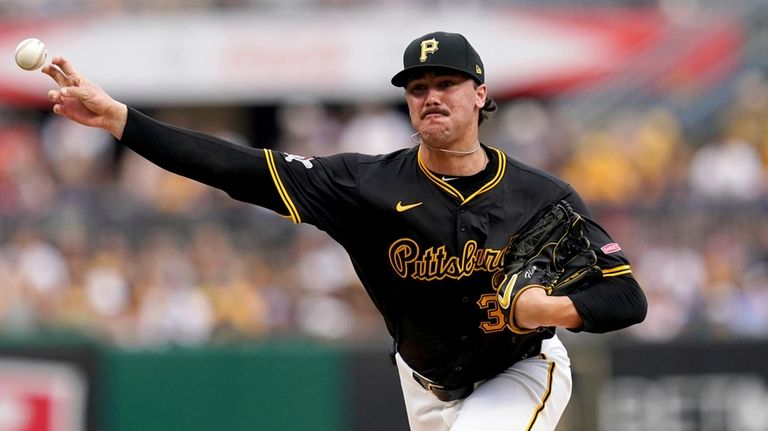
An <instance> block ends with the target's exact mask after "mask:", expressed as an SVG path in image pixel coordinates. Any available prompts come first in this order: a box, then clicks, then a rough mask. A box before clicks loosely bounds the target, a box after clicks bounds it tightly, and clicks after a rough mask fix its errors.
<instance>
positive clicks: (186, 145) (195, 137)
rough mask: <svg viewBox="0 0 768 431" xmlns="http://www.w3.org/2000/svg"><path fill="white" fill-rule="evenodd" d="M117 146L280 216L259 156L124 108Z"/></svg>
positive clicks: (263, 158) (279, 205)
mask: <svg viewBox="0 0 768 431" xmlns="http://www.w3.org/2000/svg"><path fill="white" fill-rule="evenodd" d="M120 142H121V143H122V144H123V145H125V146H126V147H128V148H130V149H131V150H133V151H135V152H136V153H137V154H139V155H140V156H142V157H144V158H146V159H147V160H149V161H151V162H152V163H154V164H156V165H158V166H160V167H161V168H163V169H166V170H168V171H170V172H173V173H175V174H178V175H181V176H184V177H187V178H191V179H193V180H196V181H199V182H201V183H203V184H207V185H209V186H211V187H215V188H218V189H221V190H223V191H225V192H226V193H227V194H229V195H230V196H232V197H233V198H235V199H238V200H241V201H244V202H249V203H252V204H256V205H260V206H263V207H266V208H269V209H272V210H274V211H277V212H279V213H284V212H285V205H284V204H283V202H282V200H281V199H280V196H279V194H278V192H277V190H276V189H275V186H274V182H273V180H272V177H271V175H270V172H269V168H268V166H267V161H266V156H265V154H264V150H261V149H256V148H251V147H246V146H244V145H239V144H234V143H232V142H228V141H225V140H222V139H219V138H216V137H214V136H210V135H206V134H204V133H199V132H195V131H192V130H187V129H183V128H180V127H175V126H171V125H168V124H164V123H161V122H159V121H157V120H154V119H152V118H150V117H148V116H146V115H144V114H142V113H141V112H139V111H137V110H135V109H133V108H128V118H127V122H126V125H125V129H124V131H123V136H122V138H121V139H120Z"/></svg>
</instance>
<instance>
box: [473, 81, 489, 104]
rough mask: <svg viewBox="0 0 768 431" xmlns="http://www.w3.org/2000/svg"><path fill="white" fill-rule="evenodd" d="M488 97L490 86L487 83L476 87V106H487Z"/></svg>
mask: <svg viewBox="0 0 768 431" xmlns="http://www.w3.org/2000/svg"><path fill="white" fill-rule="evenodd" d="M487 97H488V87H487V86H486V85H485V84H480V85H478V86H477V87H475V106H477V108H478V109H482V108H483V106H485V99H486V98H487Z"/></svg>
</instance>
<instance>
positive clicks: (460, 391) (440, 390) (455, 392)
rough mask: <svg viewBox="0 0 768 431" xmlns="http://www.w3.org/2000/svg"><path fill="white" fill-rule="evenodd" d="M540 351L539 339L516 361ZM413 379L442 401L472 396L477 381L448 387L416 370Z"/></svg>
mask: <svg viewBox="0 0 768 431" xmlns="http://www.w3.org/2000/svg"><path fill="white" fill-rule="evenodd" d="M540 351H541V340H539V341H538V342H537V343H534V344H533V345H532V346H531V347H530V348H529V349H528V350H527V351H525V352H523V353H522V354H521V355H520V356H519V357H518V358H517V359H516V360H515V361H514V362H517V361H520V360H523V359H527V358H530V357H532V356H536V355H538V354H539V352H540ZM514 362H513V363H514ZM413 379H414V380H416V382H417V383H418V384H419V385H421V387H422V388H424V389H426V390H427V391H429V392H431V393H432V395H434V396H435V397H436V398H437V399H438V400H440V401H456V400H463V399H464V398H466V397H468V396H470V395H471V394H472V392H473V391H474V390H475V383H472V384H470V385H467V386H462V387H458V388H451V389H448V388H446V387H445V386H443V385H440V384H438V383H435V382H433V381H432V380H429V379H428V378H426V377H424V376H422V375H420V374H419V373H417V372H415V371H414V372H413Z"/></svg>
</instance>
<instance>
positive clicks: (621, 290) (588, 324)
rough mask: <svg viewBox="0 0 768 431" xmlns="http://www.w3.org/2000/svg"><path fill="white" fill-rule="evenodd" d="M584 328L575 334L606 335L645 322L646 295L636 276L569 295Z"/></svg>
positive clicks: (606, 281) (610, 280) (614, 279)
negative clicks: (583, 332) (605, 333)
mask: <svg viewBox="0 0 768 431" xmlns="http://www.w3.org/2000/svg"><path fill="white" fill-rule="evenodd" d="M569 298H571V301H573V305H574V306H575V307H576V311H577V312H578V313H579V315H580V316H581V318H582V320H583V321H584V325H583V326H582V327H581V328H578V329H572V331H574V332H580V331H585V332H592V333H604V332H610V331H615V330H618V329H622V328H626V327H628V326H630V325H634V324H636V323H640V322H642V321H643V320H644V319H645V315H646V312H647V310H648V303H647V302H646V298H645V294H643V291H642V289H641V288H640V285H639V284H638V283H637V281H636V280H635V279H634V277H632V276H619V277H606V278H603V279H602V280H601V281H599V282H598V283H597V284H596V285H594V286H592V287H590V288H589V289H586V290H584V291H581V292H578V293H575V294H573V295H569Z"/></svg>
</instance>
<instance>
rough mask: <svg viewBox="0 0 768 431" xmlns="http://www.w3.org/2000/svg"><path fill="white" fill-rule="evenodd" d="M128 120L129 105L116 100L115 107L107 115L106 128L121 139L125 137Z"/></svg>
mask: <svg viewBox="0 0 768 431" xmlns="http://www.w3.org/2000/svg"><path fill="white" fill-rule="evenodd" d="M127 122H128V106H127V105H125V104H124V103H120V102H115V104H114V107H113V108H112V109H110V110H109V112H108V113H107V115H106V116H105V124H104V129H105V130H106V131H108V132H109V133H111V134H112V136H114V137H115V138H116V139H118V140H120V139H121V138H122V137H123V131H125V124H126V123H127Z"/></svg>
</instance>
